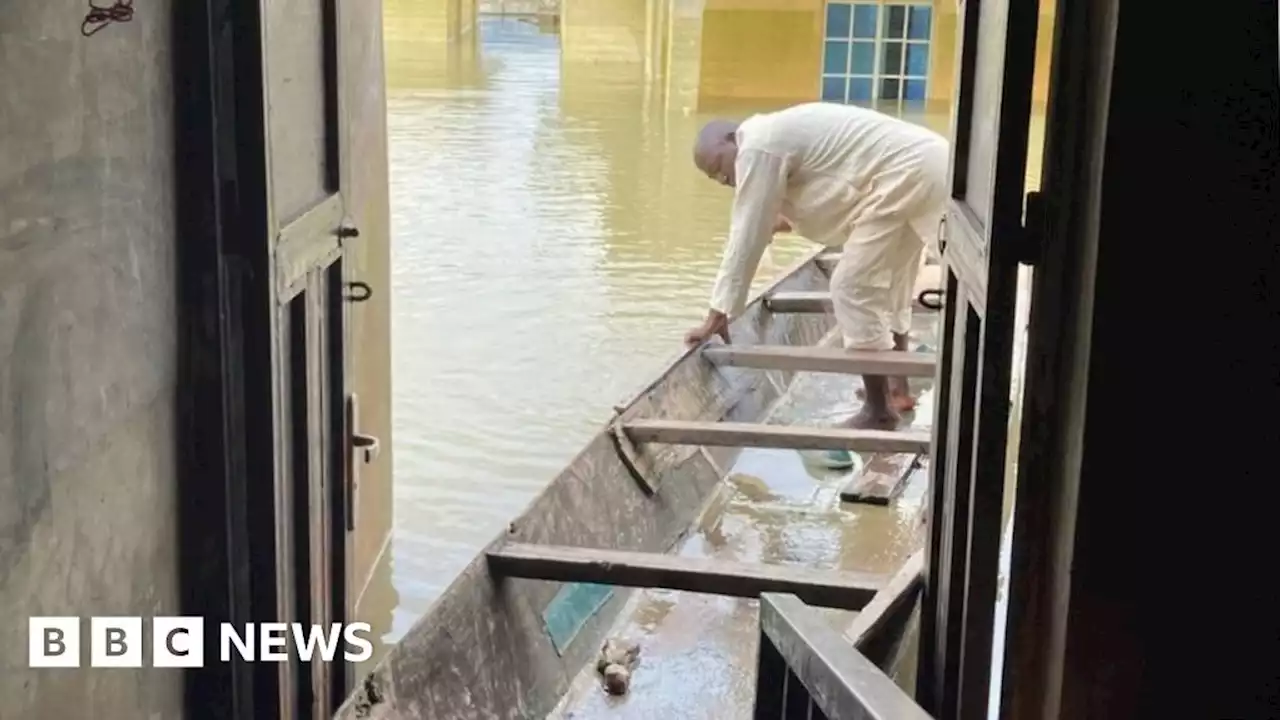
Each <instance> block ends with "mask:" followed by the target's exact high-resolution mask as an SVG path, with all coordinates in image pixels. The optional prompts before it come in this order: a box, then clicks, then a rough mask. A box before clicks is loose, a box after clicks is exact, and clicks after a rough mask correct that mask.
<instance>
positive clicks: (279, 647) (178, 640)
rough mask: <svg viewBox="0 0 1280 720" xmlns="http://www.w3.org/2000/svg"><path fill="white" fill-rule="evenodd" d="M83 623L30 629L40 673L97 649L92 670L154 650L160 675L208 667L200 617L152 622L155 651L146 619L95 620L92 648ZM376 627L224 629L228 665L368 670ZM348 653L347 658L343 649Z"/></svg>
mask: <svg viewBox="0 0 1280 720" xmlns="http://www.w3.org/2000/svg"><path fill="white" fill-rule="evenodd" d="M82 623H83V621H82V619H81V618H79V617H33V618H31V619H30V621H29V623H28V633H29V635H28V638H27V643H28V658H29V663H28V664H29V666H30V667H33V668H37V667H44V668H75V667H80V661H81V650H82V647H83V646H84V645H88V646H89V667H117V668H137V667H142V666H143V655H144V653H143V650H144V649H145V648H146V647H147V646H148V645H149V646H150V654H149V656H150V659H151V666H152V667H160V668H198V667H204V664H205V660H206V654H205V642H204V641H205V637H204V636H205V622H204V618H199V617H157V618H152V619H151V631H150V633H148V635H149V638H150V643H148V642H147V637H145V636H144V634H143V622H142V618H140V617H92V618H89V635H88V638H87V641H86V640H85V638H83V637H82V636H81V633H80V630H81V627H82ZM371 634H372V631H371V629H370V627H369V624H368V623H348V624H346V625H342V624H339V623H333V624H331V625H304V624H302V623H261V624H258V625H255V624H254V623H246V624H245V625H244V626H236V625H232V624H231V623H222V624H220V625H219V626H218V654H217V659H218V660H219V661H220V662H224V663H225V662H231V660H232V659H233V657H239V658H241V659H243V660H246V661H248V662H283V661H285V660H288V659H289V657H290V654H291V653H292V655H294V656H296V657H297V658H298V659H299V660H303V661H310V660H320V661H323V662H333V661H334V660H335V659H337V658H338V657H339V654H341V657H342V659H343V660H346V661H347V662H362V661H364V660H368V659H369V658H370V657H371V656H372V655H373V643H372V642H371V641H370V640H369V637H368V636H369V635H371ZM340 648H341V649H342V651H341V653H339V649H340Z"/></svg>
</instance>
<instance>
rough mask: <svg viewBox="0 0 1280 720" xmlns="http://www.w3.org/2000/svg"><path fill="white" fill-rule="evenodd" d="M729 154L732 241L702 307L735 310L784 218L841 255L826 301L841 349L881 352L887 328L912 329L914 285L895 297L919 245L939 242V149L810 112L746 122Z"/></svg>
mask: <svg viewBox="0 0 1280 720" xmlns="http://www.w3.org/2000/svg"><path fill="white" fill-rule="evenodd" d="M737 145H738V157H737V162H736V163H735V167H734V172H735V179H736V182H735V190H734V201H733V213H732V217H731V220H730V229H729V242H728V246H727V247H726V249H725V254H724V259H723V261H722V262H721V266H720V271H719V273H718V275H717V276H716V280H715V285H714V287H713V289H712V295H711V308H712V309H713V310H718V311H720V312H723V313H726V314H728V315H737V314H738V313H740V312H741V311H742V309H743V307H744V306H745V304H746V300H747V295H748V293H749V291H750V287H751V280H752V278H753V276H754V275H755V272H756V269H757V267H758V266H759V264H760V259H761V257H762V255H763V254H764V251H765V248H766V247H767V246H768V244H769V242H770V240H771V239H772V237H773V226H774V222H775V220H776V218H777V216H778V215H779V214H781V215H783V216H785V217H786V218H787V219H788V220H789V221H790V222H791V224H792V227H793V228H794V229H795V231H796V232H797V233H798V234H800V235H802V236H804V237H806V238H808V239H810V240H812V241H814V242H818V243H821V244H823V245H827V246H829V247H839V246H842V245H843V246H845V253H844V254H845V257H844V258H842V260H841V266H843V267H838V268H837V272H836V274H835V275H834V276H833V281H832V298H833V301H834V303H835V309H836V315H837V320H838V321H840V324H841V326H842V328H843V329H844V331H845V342H846V346H847V347H858V348H864V349H888V347H887V346H885V342H886V340H885V338H886V337H888V335H889V332H890V330H892V332H902V333H905V332H906V329H905V328H904V327H902V323H903V321H902V318H903V317H904V315H905V318H906V321H907V323H908V324H909V321H910V299H911V298H910V291H911V288H910V287H908V288H907V290H906V291H905V293H904V291H903V290H902V287H901V286H902V283H903V282H906V283H908V285H911V284H914V279H915V271H916V270H918V268H919V265H920V257H921V253H920V250H921V249H923V248H922V246H921V243H922V242H923V243H928V244H929V245H930V246H931V247H932V246H933V245H934V243H936V237H937V229H938V221H939V220H940V219H941V216H942V212H943V209H944V208H945V202H946V173H947V162H948V155H949V150H948V146H947V141H946V140H945V139H944V138H942V137H941V136H940V135H938V134H937V133H935V132H933V131H931V130H929V129H927V128H924V127H921V126H919V125H915V124H912V123H909V122H907V121H904V120H899V119H897V118H893V117H890V116H888V115H884V114H881V113H878V112H875V111H872V110H866V109H863V108H859V107H854V106H849V105H836V104H831V103H807V104H804V105H797V106H795V107H791V108H788V109H786V110H782V111H779V112H775V113H768V114H764V115H755V116H753V117H751V118H749V119H747V120H746V121H745V122H743V123H742V125H741V126H739V128H738V132H737ZM851 251H852V252H851ZM912 263H914V267H912V266H911V265H912ZM903 298H905V302H906V306H905V308H904V307H903ZM842 306H843V308H842ZM890 345H891V342H890Z"/></svg>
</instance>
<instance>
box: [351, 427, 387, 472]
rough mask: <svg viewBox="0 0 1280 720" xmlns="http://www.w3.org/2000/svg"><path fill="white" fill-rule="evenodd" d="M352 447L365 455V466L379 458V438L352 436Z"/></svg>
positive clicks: (362, 435) (358, 434)
mask: <svg viewBox="0 0 1280 720" xmlns="http://www.w3.org/2000/svg"><path fill="white" fill-rule="evenodd" d="M351 447H353V448H355V449H356V450H357V451H360V452H361V453H363V454H364V464H365V465H368V464H369V463H371V462H373V461H374V460H376V459H377V458H378V451H379V449H380V448H379V446H378V438H376V437H374V436H372V435H365V434H363V433H352V434H351Z"/></svg>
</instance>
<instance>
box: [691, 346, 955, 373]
mask: <svg viewBox="0 0 1280 720" xmlns="http://www.w3.org/2000/svg"><path fill="white" fill-rule="evenodd" d="M702 356H703V357H704V358H706V359H707V360H709V361H711V362H713V363H715V364H717V365H731V366H733V367H746V368H757V369H762V370H790V371H794V372H823V373H843V374H846V375H896V376H900V377H933V375H934V368H935V367H936V366H937V362H936V356H935V355H934V354H933V353H918V352H874V351H867V350H845V349H843V348H830V347H792V346H789V345H710V346H708V347H706V348H705V349H703V351H702Z"/></svg>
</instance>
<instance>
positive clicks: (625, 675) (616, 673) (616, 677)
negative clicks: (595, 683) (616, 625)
mask: <svg viewBox="0 0 1280 720" xmlns="http://www.w3.org/2000/svg"><path fill="white" fill-rule="evenodd" d="M639 657H640V646H639V645H638V644H636V643H634V642H630V641H627V640H617V639H614V638H609V639H607V640H605V641H604V646H603V647H601V648H600V659H599V660H598V661H597V662H596V671H597V672H599V673H600V676H601V677H603V678H604V689H605V691H606V692H608V693H609V694H610V695H625V694H626V693H627V690H628V689H629V688H630V687H631V671H632V669H634V668H635V664H636V660H637V659H638V658H639Z"/></svg>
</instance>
